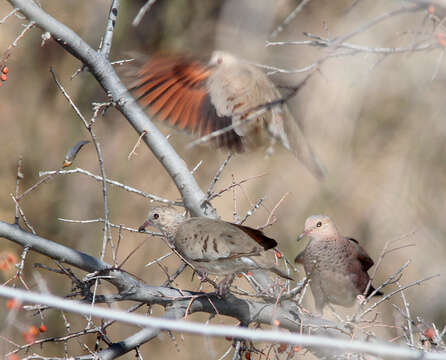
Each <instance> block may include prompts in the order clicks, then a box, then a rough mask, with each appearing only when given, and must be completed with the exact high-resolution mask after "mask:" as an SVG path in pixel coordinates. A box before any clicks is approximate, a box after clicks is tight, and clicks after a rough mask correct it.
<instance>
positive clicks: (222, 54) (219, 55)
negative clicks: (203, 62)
mask: <svg viewBox="0 0 446 360" xmlns="http://www.w3.org/2000/svg"><path fill="white" fill-rule="evenodd" d="M238 61H239V60H238V59H237V58H236V57H235V56H234V55H232V54H230V53H228V52H226V51H222V50H215V51H214V52H213V53H212V56H211V60H209V65H211V66H216V65H222V64H224V65H228V64H234V63H237V62H238Z"/></svg>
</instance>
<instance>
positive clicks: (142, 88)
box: [129, 56, 243, 152]
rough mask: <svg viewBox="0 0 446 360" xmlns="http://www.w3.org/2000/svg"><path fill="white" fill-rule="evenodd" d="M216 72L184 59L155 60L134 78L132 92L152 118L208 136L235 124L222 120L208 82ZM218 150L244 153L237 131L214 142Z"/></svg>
mask: <svg viewBox="0 0 446 360" xmlns="http://www.w3.org/2000/svg"><path fill="white" fill-rule="evenodd" d="M211 73H212V68H211V67H209V66H205V65H203V64H202V63H201V62H199V61H196V60H190V59H186V58H184V57H180V56H176V57H175V56H155V57H153V58H151V59H150V60H149V61H147V62H146V63H145V64H144V65H143V66H142V67H141V68H140V69H139V71H137V73H136V74H134V77H135V80H134V81H133V83H132V84H131V85H130V87H129V90H130V91H131V92H132V93H133V95H134V96H135V97H136V99H137V100H138V102H139V103H140V105H141V106H142V107H143V108H144V109H145V110H147V112H148V113H149V115H151V116H154V117H155V118H156V119H157V120H160V121H163V122H166V123H167V124H169V125H171V126H174V127H176V128H178V129H180V130H186V131H188V132H190V133H193V134H196V135H198V136H204V135H208V134H210V133H211V132H214V131H216V130H220V129H223V128H225V127H227V126H229V125H231V124H232V118H231V117H230V116H218V114H217V111H216V109H215V106H214V105H213V104H212V102H211V97H210V95H209V92H208V89H207V87H206V81H207V79H208V78H209V76H210V75H211ZM214 141H215V142H216V144H217V146H219V147H226V148H229V149H231V150H233V151H237V152H240V151H243V145H242V141H241V138H240V136H239V135H237V133H235V132H234V130H233V129H232V130H229V131H227V132H224V133H223V134H221V135H219V136H218V137H216V138H215V139H214Z"/></svg>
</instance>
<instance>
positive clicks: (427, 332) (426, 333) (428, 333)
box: [424, 328, 435, 339]
mask: <svg viewBox="0 0 446 360" xmlns="http://www.w3.org/2000/svg"><path fill="white" fill-rule="evenodd" d="M424 336H426V337H427V338H428V339H433V338H434V336H435V331H434V329H432V328H427V329H426V330H424Z"/></svg>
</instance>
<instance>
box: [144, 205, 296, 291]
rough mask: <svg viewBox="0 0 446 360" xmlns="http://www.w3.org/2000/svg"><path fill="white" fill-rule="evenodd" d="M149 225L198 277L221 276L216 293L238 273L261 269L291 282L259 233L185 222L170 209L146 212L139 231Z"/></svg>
mask: <svg viewBox="0 0 446 360" xmlns="http://www.w3.org/2000/svg"><path fill="white" fill-rule="evenodd" d="M149 225H151V226H154V227H156V228H157V229H158V230H160V231H161V232H162V233H163V234H164V235H165V236H166V237H167V239H168V242H169V244H170V245H171V246H173V247H174V248H175V249H176V251H177V252H178V253H179V254H180V256H181V257H182V258H183V260H185V261H186V262H187V263H188V264H189V265H191V266H192V267H193V268H194V269H195V270H196V271H197V272H198V273H199V274H200V275H201V276H205V275H206V274H214V275H225V276H226V278H225V279H224V280H223V281H222V282H221V283H220V284H219V286H218V289H219V293H220V294H222V293H223V290H224V288H225V287H226V286H227V285H228V283H229V282H230V280H231V279H232V277H233V275H234V274H236V273H239V272H246V271H250V270H258V269H264V270H269V271H272V272H274V273H276V274H277V275H279V276H281V277H283V278H286V279H290V280H292V279H291V278H290V277H289V276H288V275H287V274H285V273H284V272H283V271H282V270H281V269H280V268H279V267H278V266H277V265H276V262H275V260H276V259H275V251H274V250H273V248H274V247H276V246H277V242H276V241H275V240H274V239H271V238H269V237H267V236H265V235H264V234H263V233H262V232H261V231H260V230H256V229H252V228H249V227H246V226H242V225H237V224H232V223H229V222H226V221H223V220H215V219H210V218H206V217H193V218H189V219H186V218H185V217H184V215H183V214H182V213H181V212H179V211H177V210H176V209H174V208H171V207H157V208H154V209H152V210H150V211H149V214H148V215H147V219H146V221H145V223H144V224H143V225H141V227H140V228H139V231H143V230H144V229H145V228H146V226H149Z"/></svg>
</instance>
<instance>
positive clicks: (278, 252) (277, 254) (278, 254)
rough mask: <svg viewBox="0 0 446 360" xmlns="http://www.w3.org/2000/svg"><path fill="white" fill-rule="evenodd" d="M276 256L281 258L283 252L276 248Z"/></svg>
mask: <svg viewBox="0 0 446 360" xmlns="http://www.w3.org/2000/svg"><path fill="white" fill-rule="evenodd" d="M276 257H277V258H278V259H281V258H282V254H281V253H280V251H279V250H276Z"/></svg>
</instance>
